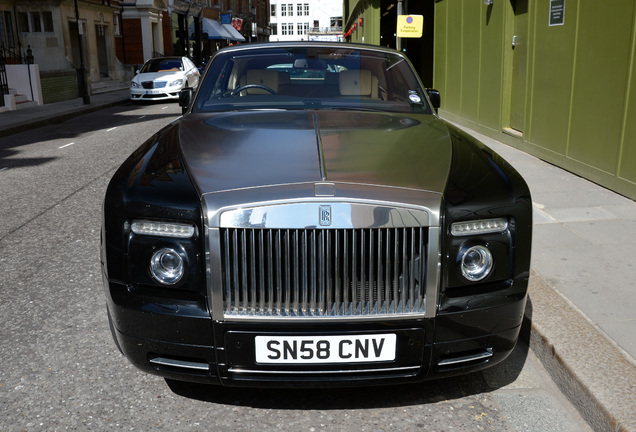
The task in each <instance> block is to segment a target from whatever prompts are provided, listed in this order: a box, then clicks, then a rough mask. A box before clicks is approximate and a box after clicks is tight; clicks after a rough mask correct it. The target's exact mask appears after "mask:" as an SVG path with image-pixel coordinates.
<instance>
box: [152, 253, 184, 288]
mask: <svg viewBox="0 0 636 432" xmlns="http://www.w3.org/2000/svg"><path fill="white" fill-rule="evenodd" d="M150 273H151V274H152V277H154V278H155V279H156V280H157V281H158V282H159V283H162V284H164V285H174V284H176V283H177V282H179V280H181V277H182V276H183V259H182V258H181V256H180V255H179V254H178V253H177V252H175V251H174V250H172V249H160V250H158V251H157V252H155V253H154V254H153V255H152V258H151V259H150Z"/></svg>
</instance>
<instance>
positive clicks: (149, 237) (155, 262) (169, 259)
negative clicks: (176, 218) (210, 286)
mask: <svg viewBox="0 0 636 432" xmlns="http://www.w3.org/2000/svg"><path fill="white" fill-rule="evenodd" d="M124 229H125V230H126V231H128V233H129V235H128V277H129V281H130V283H131V284H133V285H134V286H137V287H141V286H145V287H151V286H154V287H164V288H170V289H178V290H186V291H192V290H197V289H200V285H199V282H200V277H201V276H200V271H199V270H198V266H199V265H200V261H199V259H200V252H199V247H200V243H199V241H200V238H199V229H198V228H197V227H196V226H195V225H194V224H192V223H183V222H172V221H161V220H150V219H133V220H131V221H129V222H126V223H125V227H124Z"/></svg>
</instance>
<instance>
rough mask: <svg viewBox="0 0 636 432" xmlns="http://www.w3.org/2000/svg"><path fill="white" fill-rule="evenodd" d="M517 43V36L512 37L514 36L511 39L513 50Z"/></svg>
mask: <svg viewBox="0 0 636 432" xmlns="http://www.w3.org/2000/svg"><path fill="white" fill-rule="evenodd" d="M517 41H518V39H517V35H514V36H513V37H512V47H513V48H514V47H516V46H517Z"/></svg>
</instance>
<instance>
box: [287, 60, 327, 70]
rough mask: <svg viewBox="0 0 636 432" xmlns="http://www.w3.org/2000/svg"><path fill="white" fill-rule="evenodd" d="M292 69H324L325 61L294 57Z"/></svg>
mask: <svg viewBox="0 0 636 432" xmlns="http://www.w3.org/2000/svg"><path fill="white" fill-rule="evenodd" d="M294 69H315V70H326V69H327V62H326V61H324V60H320V59H312V58H310V59H296V60H295V61H294Z"/></svg>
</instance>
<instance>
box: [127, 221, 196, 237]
mask: <svg viewBox="0 0 636 432" xmlns="http://www.w3.org/2000/svg"><path fill="white" fill-rule="evenodd" d="M131 229H132V232H134V233H135V234H143V235H155V236H161V237H173V238H190V237H192V236H193V235H194V231H195V229H194V225H191V224H183V223H171V222H155V221H148V220H135V221H133V223H132V225H131Z"/></svg>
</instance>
